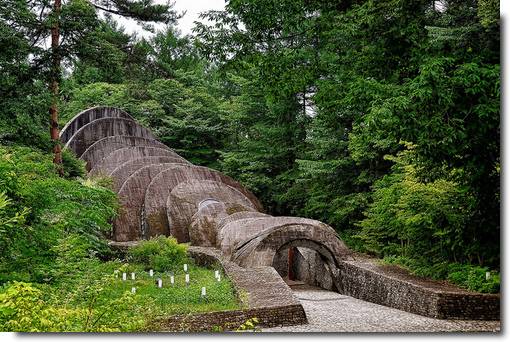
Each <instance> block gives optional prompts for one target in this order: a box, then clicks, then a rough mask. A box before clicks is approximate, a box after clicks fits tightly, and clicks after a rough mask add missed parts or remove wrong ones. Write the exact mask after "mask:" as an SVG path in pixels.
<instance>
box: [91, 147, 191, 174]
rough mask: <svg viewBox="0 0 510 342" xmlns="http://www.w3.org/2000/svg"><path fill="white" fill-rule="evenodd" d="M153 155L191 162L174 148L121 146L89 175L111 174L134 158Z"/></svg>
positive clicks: (184, 162)
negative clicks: (173, 149)
mask: <svg viewBox="0 0 510 342" xmlns="http://www.w3.org/2000/svg"><path fill="white" fill-rule="evenodd" d="M151 156H166V157H173V158H175V159H177V160H179V162H180V163H182V164H189V162H188V161H187V160H186V159H184V158H182V157H181V156H179V155H178V154H177V153H175V152H174V151H172V150H169V149H166V148H159V147H150V146H131V147H123V148H119V149H118V150H115V151H113V152H111V153H110V154H109V155H107V156H106V157H104V158H103V159H102V160H101V161H100V162H99V163H97V164H96V166H95V167H94V168H93V169H92V170H90V172H89V175H91V176H96V175H99V174H103V175H110V174H111V172H113V170H115V169H116V168H117V167H118V166H119V165H121V164H123V163H125V162H127V161H129V160H133V159H138V158H143V157H151Z"/></svg>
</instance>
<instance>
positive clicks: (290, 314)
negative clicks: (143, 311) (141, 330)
mask: <svg viewBox="0 0 510 342" xmlns="http://www.w3.org/2000/svg"><path fill="white" fill-rule="evenodd" d="M254 317H256V318H257V319H258V322H259V323H258V324H257V326H262V327H276V326H288V325H297V324H304V323H306V321H305V322H302V317H303V307H302V306H301V305H292V306H284V307H273V308H259V309H246V310H233V311H217V312H206V313H203V314H193V315H178V316H172V317H169V318H166V319H162V320H160V321H158V322H157V323H156V324H155V326H156V327H157V329H158V330H160V331H174V332H190V331H192V332H208V331H226V330H236V329H238V328H239V327H240V326H241V325H242V324H243V323H245V322H246V321H247V320H249V319H251V318H254Z"/></svg>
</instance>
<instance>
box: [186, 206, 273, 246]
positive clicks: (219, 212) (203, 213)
mask: <svg viewBox="0 0 510 342" xmlns="http://www.w3.org/2000/svg"><path fill="white" fill-rule="evenodd" d="M204 202H206V203H208V204H206V205H203V203H204ZM242 213H253V214H261V215H264V216H268V215H266V214H262V213H259V212H258V211H253V208H248V207H244V206H240V205H238V204H232V205H231V204H229V203H223V202H218V201H214V200H206V201H203V202H201V203H200V204H199V206H198V210H197V212H196V213H195V215H193V217H192V218H191V223H190V225H189V229H188V232H189V239H190V243H191V244H192V245H196V246H209V247H216V246H217V245H218V240H217V236H218V232H219V230H220V224H219V223H220V222H222V221H223V220H224V219H225V218H227V217H229V216H232V215H235V214H242Z"/></svg>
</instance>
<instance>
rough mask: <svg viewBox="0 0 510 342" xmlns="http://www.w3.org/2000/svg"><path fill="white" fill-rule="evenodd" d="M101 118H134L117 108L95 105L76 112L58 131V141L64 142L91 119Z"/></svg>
mask: <svg viewBox="0 0 510 342" xmlns="http://www.w3.org/2000/svg"><path fill="white" fill-rule="evenodd" d="M103 118H125V119H131V120H134V119H133V117H132V116H131V115H129V114H128V113H126V112H125V111H123V110H122V109H119V108H114V107H105V106H97V107H92V108H89V109H86V110H84V111H82V112H80V113H78V114H76V115H75V116H74V117H73V118H72V119H71V120H69V122H68V123H67V124H66V125H65V126H64V128H62V130H61V131H60V141H62V142H63V143H66V142H67V141H68V140H69V139H70V138H71V137H72V136H73V135H74V133H76V131H78V130H79V129H80V128H82V127H83V126H85V125H86V124H88V123H89V122H91V121H94V120H97V119H103Z"/></svg>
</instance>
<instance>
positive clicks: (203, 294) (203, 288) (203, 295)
mask: <svg viewBox="0 0 510 342" xmlns="http://www.w3.org/2000/svg"><path fill="white" fill-rule="evenodd" d="M201 296H202V298H205V296H206V292H205V286H204V287H202V294H201Z"/></svg>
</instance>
